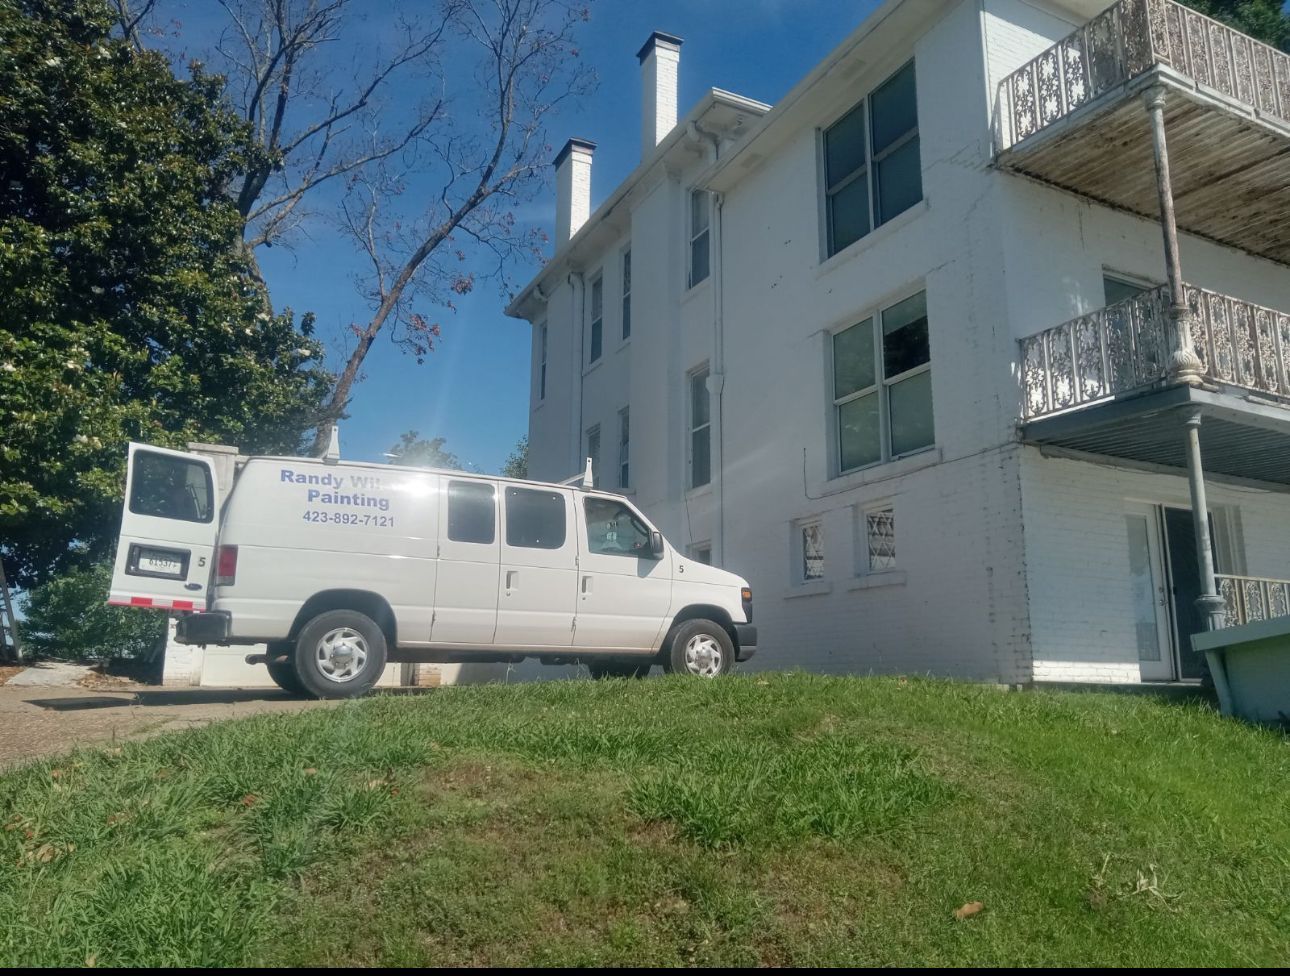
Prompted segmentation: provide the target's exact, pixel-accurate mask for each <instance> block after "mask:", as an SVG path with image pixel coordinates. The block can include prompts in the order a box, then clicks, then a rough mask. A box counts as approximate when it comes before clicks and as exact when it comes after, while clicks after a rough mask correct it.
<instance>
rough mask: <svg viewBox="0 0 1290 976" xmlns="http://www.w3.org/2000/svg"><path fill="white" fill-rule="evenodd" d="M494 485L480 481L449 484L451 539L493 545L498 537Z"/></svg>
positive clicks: (449, 530)
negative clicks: (483, 483)
mask: <svg viewBox="0 0 1290 976" xmlns="http://www.w3.org/2000/svg"><path fill="white" fill-rule="evenodd" d="M494 497H495V496H494V494H493V486H492V485H481V484H480V483H479V482H477V481H450V482H448V538H449V539H451V540H452V541H453V542H476V543H480V544H482V545H492V543H493V540H494V539H496V538H497V503H496V501H494Z"/></svg>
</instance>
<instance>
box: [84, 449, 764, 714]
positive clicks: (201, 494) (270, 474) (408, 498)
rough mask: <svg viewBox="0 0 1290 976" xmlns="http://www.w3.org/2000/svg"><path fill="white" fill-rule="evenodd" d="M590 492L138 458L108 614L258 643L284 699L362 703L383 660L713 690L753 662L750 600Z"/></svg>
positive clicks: (330, 463)
mask: <svg viewBox="0 0 1290 976" xmlns="http://www.w3.org/2000/svg"><path fill="white" fill-rule="evenodd" d="M588 484H589V479H588V478H586V477H584V478H583V481H582V484H581V485H577V486H576V485H570V484H563V485H556V484H542V483H538V482H532V481H518V480H511V479H506V478H493V477H486V476H481V475H474V474H466V473H464V472H457V471H442V470H431V469H425V468H411V467H395V466H390V465H382V464H364V463H350V462H341V461H338V460H332V459H318V458H295V457H251V458H246V459H244V460H242V461H240V462H239V464H238V465H237V468H236V472H235V474H234V476H233V478H232V486H231V488H229V489H228V490H227V491H226V492H225V493H224V494H226V496H227V497H224V498H221V497H220V491H219V487H218V486H219V482H218V480H217V478H216V476H215V468H214V464H213V462H212V461H211V460H210V459H209V458H207V457H204V456H202V455H199V454H190V453H184V452H180V451H172V450H166V449H164V448H160V447H152V446H150V445H147V444H131V445H130V454H129V471H128V474H127V477H126V489H125V499H126V501H125V505H124V506H123V510H122V515H121V535H120V538H119V539H118V542H117V556H116V565H115V571H114V573H113V577H112V590H111V593H110V595H109V599H108V602H109V603H112V604H114V605H119V606H136V607H151V608H157V609H163V610H167V611H169V612H171V613H177V614H181V615H182V616H181V617H180V619H179V622H178V627H177V638H178V640H179V641H180V642H182V643H186V644H203V645H204V644H219V645H238V644H242V645H251V644H267V645H268V653H267V654H262V655H251V656H249V657H248V658H247V660H248V661H249V662H251V663H260V662H262V663H265V664H267V665H268V669H269V674H270V676H271V677H272V678H273V680H274V681H275V682H276V683H277V684H278V685H279V686H281V687H282V688H284V689H286V690H288V691H292V692H297V693H301V692H304V693H308V694H312V695H316V696H318V697H322V698H350V697H354V696H356V695H361V694H363V693H364V692H366V691H367V690H369V689H370V688H371V687H372V685H373V684H374V683H375V682H376V680H377V678H379V677H380V675H381V672H382V670H383V669H384V667H385V665H386V663H387V661H419V662H449V661H492V662H518V661H521V660H523V659H524V658H525V657H536V658H538V659H540V660H541V661H543V662H544V663H549V664H569V663H574V662H582V663H584V664H586V665H587V666H588V668H589V669H590V670H591V672H592V673H593V674H595V675H597V676H609V675H622V676H627V675H636V674H643V673H645V672H647V671H648V670H649V668H650V667H651V666H652V665H654V664H661V665H662V666H663V667H664V668H665V669H666V670H668V671H676V672H682V673H687V674H693V675H698V676H702V677H716V676H717V675H721V674H725V673H727V672H729V671H730V669H731V667H732V666H733V665H734V662H735V661H736V660H739V661H746V660H747V659H748V658H750V657H751V656H752V655H753V652H754V651H755V650H756V645H757V630H756V628H755V627H753V625H752V591H751V590H750V589H749V587H748V584H747V583H746V582H745V581H744V580H742V579H740V578H739V577H738V576H735V575H734V574H732V573H727V572H725V571H723V570H720V569H715V568H713V567H710V566H706V565H704V564H703V563H699V562H695V561H694V560H692V559H688V558H686V557H685V556H683V555H681V554H680V553H679V552H677V551H676V550H675V549H674V548H673V547H672V546H671V545H669V544H668V543H667V542H666V541H665V540H664V538H663V536H662V535H661V534H660V533H659V532H658V531H657V530H656V529H655V528H654V527H653V526H652V525H651V524H650V522H649V520H648V519H647V518H646V517H645V516H644V515H643V514H641V512H640V511H639V510H638V509H637V508H636V507H635V506H634V505H632V503H631V502H630V501H629V500H627V499H626V498H623V497H621V496H618V495H614V494H611V493H607V492H602V491H597V490H593V489H590V488H588V487H587V485H588Z"/></svg>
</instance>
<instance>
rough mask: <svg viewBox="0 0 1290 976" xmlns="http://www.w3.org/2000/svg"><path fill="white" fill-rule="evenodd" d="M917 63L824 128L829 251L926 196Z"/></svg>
mask: <svg viewBox="0 0 1290 976" xmlns="http://www.w3.org/2000/svg"><path fill="white" fill-rule="evenodd" d="M915 96H916V87H915V84H914V62H912V61H910V62H909V63H908V64H907V65H905V66H904V67H903V68H901V69H900V70H899V71H897V72H896V73H895V74H894V75H892V76H891V77H890V78H888V79H887V80H886V81H885V82H883V83H882V84H881V85H880V86H879V87H878V88H877V89H875V90H874V91H873V92H872V93H871V94H870V95H869V96H868V97H867V98H866V99H864V100H863V101H862V102H861V103H860V104H859V105H857V106H856V107H855V108H853V109H852V110H851V111H850V112H848V113H847V114H846V115H844V116H843V117H842V118H841V119H839V120H838V121H837V122H835V123H834V124H833V125H831V126H830V127H829V128H828V129H826V130H825V132H824V183H825V190H824V195H825V211H826V215H827V220H828V253H829V255H830V256H832V255H834V254H837V253H838V251H841V250H842V249H843V248H845V247H847V246H848V245H850V244H853V243H855V242H856V241H858V240H859V239H860V238H862V237H864V236H865V235H866V234H868V233H869V232H870V231H871V230H873V229H874V228H875V227H878V226H880V225H882V224H884V223H886V222H887V221H889V220H891V218H892V217H895V216H896V215H897V214H900V213H903V212H904V211H906V210H908V209H909V208H910V207H912V206H913V205H914V204H916V203H917V202H918V201H919V200H921V199H922V198H923V172H922V163H921V161H920V158H919V141H918V103H917V99H916V97H915Z"/></svg>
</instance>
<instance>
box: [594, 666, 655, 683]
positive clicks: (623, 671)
mask: <svg viewBox="0 0 1290 976" xmlns="http://www.w3.org/2000/svg"><path fill="white" fill-rule="evenodd" d="M586 664H587V670H588V671H590V672H591V676H592V677H593V678H595V679H596V680H597V681H601V680H603V679H605V678H644V677H647V676H648V675H649V669H650V663H649V662H648V661H646V662H644V663H640V664H638V663H636V662H635V661H587V662H586Z"/></svg>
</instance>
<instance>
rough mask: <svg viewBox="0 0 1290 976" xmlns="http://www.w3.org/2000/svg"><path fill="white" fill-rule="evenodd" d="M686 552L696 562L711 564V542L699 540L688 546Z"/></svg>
mask: <svg viewBox="0 0 1290 976" xmlns="http://www.w3.org/2000/svg"><path fill="white" fill-rule="evenodd" d="M687 553H688V555H689V557H690V558H691V559H693V560H694V561H695V562H696V563H703V565H705V566H711V565H712V543H711V542H700V543H697V544H696V545H693V546H690V547H689V548H688V549H687Z"/></svg>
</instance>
